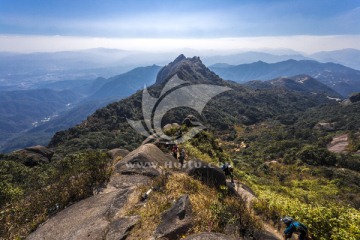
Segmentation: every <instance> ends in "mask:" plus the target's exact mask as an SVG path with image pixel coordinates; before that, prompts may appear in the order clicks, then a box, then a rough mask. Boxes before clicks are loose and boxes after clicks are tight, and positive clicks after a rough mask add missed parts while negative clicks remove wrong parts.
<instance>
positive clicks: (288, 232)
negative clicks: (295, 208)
mask: <svg viewBox="0 0 360 240" xmlns="http://www.w3.org/2000/svg"><path fill="white" fill-rule="evenodd" d="M280 220H281V221H282V222H283V223H285V225H286V229H285V231H284V240H286V239H288V238H291V236H292V234H293V233H294V232H295V233H297V234H298V235H299V238H298V239H299V240H306V239H309V238H308V229H307V227H306V226H305V225H304V224H302V223H300V222H297V221H295V220H294V219H292V218H291V217H284V218H282V219H280Z"/></svg>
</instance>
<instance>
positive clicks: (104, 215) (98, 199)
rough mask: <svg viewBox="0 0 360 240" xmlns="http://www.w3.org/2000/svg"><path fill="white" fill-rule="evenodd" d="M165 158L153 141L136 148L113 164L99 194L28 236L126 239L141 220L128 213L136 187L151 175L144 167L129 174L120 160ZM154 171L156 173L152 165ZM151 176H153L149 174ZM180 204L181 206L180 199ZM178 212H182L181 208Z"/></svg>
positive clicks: (157, 161) (162, 160) (135, 200)
mask: <svg viewBox="0 0 360 240" xmlns="http://www.w3.org/2000/svg"><path fill="white" fill-rule="evenodd" d="M168 159H169V158H168V156H167V155H166V154H164V153H163V152H162V151H161V150H160V149H158V148H157V147H156V146H155V145H153V144H146V145H144V146H141V147H139V148H138V149H136V150H134V151H133V152H131V153H130V154H128V155H127V156H126V157H125V158H124V159H123V160H121V161H120V162H119V163H118V164H117V165H116V167H115V173H114V174H113V175H112V177H111V179H110V181H109V183H108V184H107V187H106V188H104V189H102V191H100V192H99V194H97V195H94V196H92V197H90V198H87V199H84V200H82V201H80V202H78V203H76V204H74V205H72V206H70V207H68V208H66V209H64V210H63V211H61V212H59V213H58V214H56V215H55V216H53V217H52V218H50V219H48V220H47V221H46V222H45V223H44V224H43V225H41V226H40V227H39V228H38V229H37V230H36V231H35V232H33V233H32V234H30V235H29V236H28V238H27V239H29V240H41V239H44V240H45V239H52V240H57V239H58V240H63V239H74V240H75V239H90V240H91V239H94V240H95V239H108V240H118V239H125V238H126V236H127V235H128V233H129V231H130V230H131V229H132V228H133V227H134V226H135V225H136V224H137V222H138V221H139V220H140V217H139V216H131V215H130V216H129V215H128V214H127V212H128V211H129V210H130V209H132V208H134V206H135V205H137V204H138V203H139V201H140V198H139V196H140V195H141V192H140V190H139V188H140V187H142V186H148V185H150V184H151V178H150V177H149V174H147V173H148V172H146V170H145V172H144V171H142V170H138V171H133V172H132V173H131V174H129V171H127V170H126V164H123V163H144V162H145V163H153V164H159V166H163V165H165V164H166V161H167V160H168ZM170 159H171V158H170ZM153 171H157V173H158V174H159V171H158V170H156V169H155V168H153ZM144 173H145V174H144ZM150 176H151V177H152V176H153V175H151V174H150ZM185 202H186V201H185ZM179 205H180V206H181V203H180V202H179ZM176 206H178V205H176ZM187 206H188V205H187V204H185V211H186V213H188V212H189V210H188V208H187ZM179 213H180V214H181V211H179ZM187 216H188V215H187V214H186V217H187ZM187 219H188V218H185V220H187ZM175 228H176V227H174V229H175Z"/></svg>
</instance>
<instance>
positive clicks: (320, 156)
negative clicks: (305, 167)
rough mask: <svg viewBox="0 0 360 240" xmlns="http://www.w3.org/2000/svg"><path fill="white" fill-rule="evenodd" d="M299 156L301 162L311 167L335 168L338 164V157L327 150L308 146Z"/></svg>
mask: <svg viewBox="0 0 360 240" xmlns="http://www.w3.org/2000/svg"><path fill="white" fill-rule="evenodd" d="M297 156H298V158H299V159H300V160H301V161H303V162H305V163H307V164H309V165H314V166H319V165H325V166H334V165H335V164H336V156H335V155H334V154H333V153H331V152H329V151H328V150H327V149H326V148H318V147H316V146H310V145H306V146H304V147H303V148H302V149H301V150H300V151H299V153H298V154H297Z"/></svg>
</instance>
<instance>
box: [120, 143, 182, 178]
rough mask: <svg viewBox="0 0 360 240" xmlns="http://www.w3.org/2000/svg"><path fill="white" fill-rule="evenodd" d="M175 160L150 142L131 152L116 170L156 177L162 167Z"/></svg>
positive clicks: (123, 172)
mask: <svg viewBox="0 0 360 240" xmlns="http://www.w3.org/2000/svg"><path fill="white" fill-rule="evenodd" d="M175 162H176V161H175V159H173V158H172V157H171V156H170V155H168V154H165V153H163V152H162V151H161V150H160V149H159V148H158V147H157V146H155V145H154V144H150V143H148V144H144V145H141V146H140V147H139V148H137V149H136V150H134V151H132V152H131V153H129V154H128V155H127V156H126V157H125V158H124V159H123V160H122V161H120V162H119V163H118V164H116V166H115V168H116V172H118V173H121V174H127V175H133V174H139V175H145V176H149V177H156V176H159V175H160V171H161V168H164V167H166V166H171V165H172V164H174V163H175Z"/></svg>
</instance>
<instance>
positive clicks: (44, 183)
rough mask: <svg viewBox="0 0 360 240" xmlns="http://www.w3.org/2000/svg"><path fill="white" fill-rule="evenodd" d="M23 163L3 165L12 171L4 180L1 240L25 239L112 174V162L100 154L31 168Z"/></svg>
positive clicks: (80, 155)
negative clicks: (53, 215)
mask: <svg viewBox="0 0 360 240" xmlns="http://www.w3.org/2000/svg"><path fill="white" fill-rule="evenodd" d="M19 164H20V163H14V162H10V161H8V162H1V165H2V166H1V168H0V169H1V170H2V171H4V170H6V169H7V170H10V172H8V174H7V175H6V176H2V177H1V181H0V194H1V199H2V206H1V208H0V239H2V238H4V239H14V238H25V237H26V236H27V235H28V234H29V233H30V232H31V231H32V230H34V229H35V228H36V227H37V226H38V225H39V224H40V223H42V222H44V221H45V220H46V219H47V218H48V217H49V216H50V215H52V214H54V213H56V212H58V211H60V210H61V209H64V208H65V207H67V206H69V205H70V204H73V203H75V202H77V201H79V200H81V199H84V198H86V197H89V196H91V195H92V194H93V192H94V190H96V189H97V188H98V187H101V186H103V185H104V183H106V182H107V180H108V179H109V177H110V174H111V161H109V157H108V155H107V154H106V153H104V152H100V151H87V152H85V153H78V154H73V155H70V156H68V157H66V158H64V159H62V160H60V161H56V162H53V163H50V164H45V165H43V166H41V167H35V168H31V169H30V168H27V167H25V166H21V164H20V165H19ZM6 167H7V168H6ZM16 170H21V171H20V172H17V171H16Z"/></svg>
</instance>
